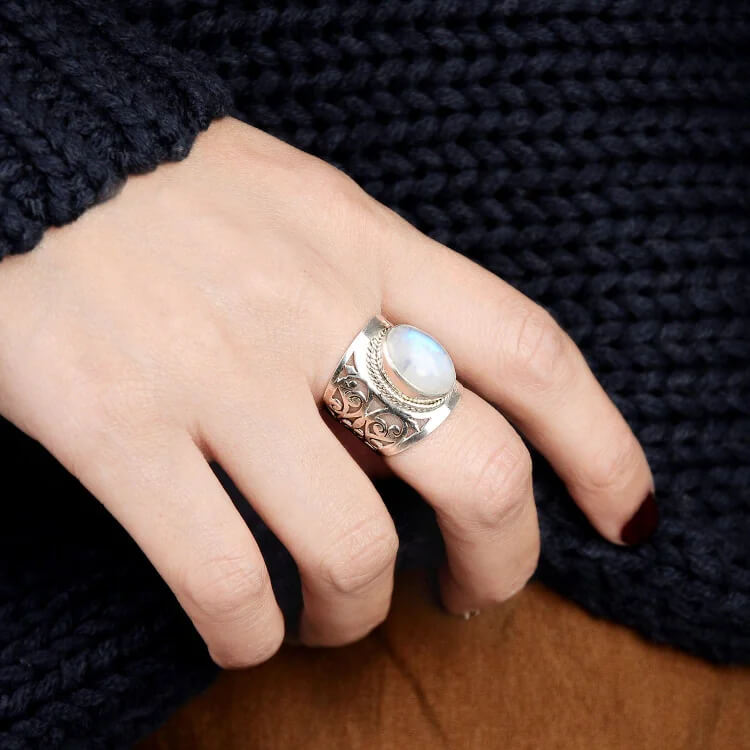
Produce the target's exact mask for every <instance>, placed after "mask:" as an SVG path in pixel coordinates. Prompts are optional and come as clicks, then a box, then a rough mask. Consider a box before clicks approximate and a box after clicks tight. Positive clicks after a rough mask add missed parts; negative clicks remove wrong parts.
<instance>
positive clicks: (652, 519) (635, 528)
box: [620, 492, 659, 544]
mask: <svg viewBox="0 0 750 750" xmlns="http://www.w3.org/2000/svg"><path fill="white" fill-rule="evenodd" d="M658 523H659V508H658V507H657V505H656V498H655V497H654V493H653V492H649V493H648V495H646V499H645V500H644V501H643V502H642V503H641V505H640V507H639V508H638V510H637V511H636V512H635V514H634V515H633V517H632V518H631V519H630V520H629V521H628V522H627V523H626V524H625V525H624V526H623V527H622V531H621V532H620V539H622V541H623V542H625V544H640V543H641V542H645V541H646V539H648V538H649V537H650V536H651V534H653V533H654V531H655V530H656V525H657V524H658Z"/></svg>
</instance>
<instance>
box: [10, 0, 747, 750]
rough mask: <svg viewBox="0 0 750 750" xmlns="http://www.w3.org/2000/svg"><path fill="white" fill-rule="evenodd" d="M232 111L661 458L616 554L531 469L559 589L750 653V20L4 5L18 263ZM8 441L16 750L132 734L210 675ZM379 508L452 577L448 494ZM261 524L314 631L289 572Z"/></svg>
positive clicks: (13, 240)
mask: <svg viewBox="0 0 750 750" xmlns="http://www.w3.org/2000/svg"><path fill="white" fill-rule="evenodd" d="M223 113H231V114H234V115H235V116H238V117H241V118H242V119H244V120H246V121H248V122H250V123H252V124H254V125H256V126H258V127H260V128H262V129H265V130H267V131H269V132H271V133H273V134H275V135H277V136H279V137H281V138H284V139H285V140H288V141H290V142H291V143H293V144H295V145H296V146H299V147H301V148H303V149H305V150H308V151H311V152H313V153H315V154H317V155H319V156H321V157H323V158H324V159H327V160H329V161H331V162H333V163H334V164H336V165H338V166H340V167H341V168H343V169H344V170H346V171H347V172H348V173H349V174H351V175H352V176H353V177H354V178H355V179H356V180H358V181H359V182H360V183H361V184H362V185H363V186H364V187H365V188H366V190H368V191H369V192H370V193H371V194H372V195H373V196H375V197H376V198H378V199H379V200H381V201H383V202H384V203H386V204H388V205H389V206H391V207H393V208H395V209H396V210H397V211H399V212H400V213H402V214H403V215H404V216H406V217H407V218H408V219H409V220H410V221H412V222H413V223H414V224H416V225H417V226H418V227H419V228H420V229H421V230H423V231H424V232H426V233H428V234H429V235H431V236H433V237H435V238H437V239H438V240H440V241H442V242H444V243H446V244H448V245H450V246H451V247H454V248H455V249H457V250H459V251H460V252H462V253H465V254H467V255H469V256H471V257H473V258H475V259H477V260H478V261H480V262H481V263H483V264H484V265H485V266H486V267H488V268H489V269H491V270H492V271H494V272H496V273H498V274H499V275H501V276H502V277H503V278H505V279H507V280H508V281H510V282H511V283H513V284H514V285H516V286H517V287H518V288H520V289H521V290H522V291H523V292H525V293H526V294H528V295H529V296H531V297H532V298H534V299H535V300H537V301H539V302H540V303H542V304H543V305H545V306H546V307H548V308H549V309H550V310H551V311H552V313H553V314H554V315H555V316H556V317H557V319H558V320H559V321H560V323H561V324H562V325H563V326H564V327H565V328H566V329H567V330H568V331H569V332H570V334H571V335H572V336H573V338H574V339H575V340H576V341H577V342H578V344H579V345H580V347H581V349H582V350H583V352H584V353H585V355H586V356H587V358H588V360H589V362H590V363H591V365H592V367H593V369H594V371H595V372H596V374H597V375H598V377H599V378H600V380H601V381H602V383H603V384H604V386H605V387H606V388H607V390H608V392H609V393H610V394H611V396H612V397H613V399H614V400H615V401H616V403H617V405H618V406H619V407H620V409H621V410H622V412H623V413H624V414H625V416H626V418H627V419H628V420H629V422H630V424H631V425H632V426H633V428H634V430H635V431H636V433H637V434H638V436H639V438H640V440H641V441H642V443H643V445H644V447H645V449H646V452H647V454H648V458H649V461H650V463H651V466H652V468H653V470H654V474H655V478H656V483H657V488H658V493H659V500H660V508H661V513H662V523H661V525H660V528H659V530H658V532H657V534H656V536H655V537H654V539H653V540H652V541H651V542H650V543H648V544H646V545H643V546H641V547H639V548H631V549H626V548H620V547H615V546H613V545H611V544H609V543H607V542H606V541H604V540H603V539H601V538H600V537H598V536H597V534H596V533H595V532H594V531H593V530H592V529H591V528H590V527H589V525H588V524H587V523H586V522H585V520H584V519H583V518H582V516H581V515H580V513H579V512H578V511H577V510H576V508H575V506H574V505H573V503H572V502H571V501H570V499H569V498H568V497H567V496H566V494H565V492H564V490H563V488H562V487H561V485H560V484H559V483H558V482H557V481H556V480H555V478H554V476H553V475H552V474H551V472H550V471H549V469H548V468H547V467H546V466H545V464H544V463H543V461H542V460H541V459H536V462H535V476H536V496H537V500H538V503H539V507H540V522H541V527H542V535H543V552H542V561H541V564H540V570H539V577H540V578H541V579H542V580H543V581H545V582H546V583H548V584H549V585H551V586H553V587H555V588H556V589H558V590H559V591H561V592H563V593H564V594H566V595H568V596H570V597H572V598H574V599H575V600H576V601H578V602H580V603H581V604H582V605H584V606H585V607H586V608H588V609H589V610H590V611H592V612H594V613H596V614H600V615H603V616H606V617H609V618H612V619H614V620H617V621H619V622H622V623H626V624H628V625H630V626H633V627H635V628H637V629H638V630H639V631H640V632H641V633H643V634H644V635H646V636H647V637H649V638H652V639H655V640H657V641H660V642H667V643H671V644H674V645H676V646H679V647H682V648H685V649H688V650H690V651H692V652H694V653H696V654H699V655H703V656H705V657H708V658H711V659H714V660H719V661H734V662H750V5H749V4H748V3H747V2H746V1H745V0H694V1H692V2H690V1H687V0H613V1H612V2H605V1H604V0H515V1H513V0H506V1H505V2H501V1H500V0H494V1H491V0H282V1H280V2H279V1H276V0H274V1H270V0H254V1H253V2H250V0H244V1H243V0H112V1H111V2H106V1H104V0H2V2H0V255H6V254H9V253H20V252H25V251H28V250H31V249H32V248H33V246H34V245H35V243H36V242H37V241H38V240H39V238H40V235H41V234H42V232H43V231H44V229H45V228H46V227H48V226H50V225H58V224H62V223H65V222H68V221H70V220H72V219H74V218H75V217H76V216H78V215H79V214H80V213H81V212H82V211H84V210H86V209H87V208H88V207H90V206H91V205H93V204H94V203H96V202H97V201H101V200H104V199H106V198H107V197H108V196H110V195H111V194H112V193H113V192H114V190H115V188H116V187H117V185H118V184H119V183H120V182H121V181H122V180H123V179H124V178H125V177H126V176H127V175H128V174H132V173H136V172H143V171H146V170H150V169H152V168H154V167H155V166H157V165H158V164H159V163H160V162H163V161H165V160H170V159H179V158H182V157H184V156H185V155H186V154H187V153H188V151H189V149H190V146H191V143H192V141H193V138H194V137H195V135H196V133H197V132H198V131H199V130H201V129H202V128H205V127H206V126H207V125H208V124H209V122H210V121H211V120H212V119H213V118H214V117H216V116H219V115H221V114H223ZM102 252H105V250H102ZM0 273H2V264H1V263H0ZM16 314H17V315H18V316H22V315H24V310H23V309H19V310H17V312H16ZM0 441H1V443H2V449H3V450H2V460H3V461H4V466H3V469H2V471H3V485H2V487H3V489H2V502H1V503H0V748H2V749H3V750H14V749H18V748H57V747H101V748H110V747H117V746H123V745H128V744H129V743H131V742H132V741H134V740H135V739H136V738H137V737H139V736H140V735H142V734H143V733H144V732H147V731H148V730H149V729H151V728H152V727H154V726H155V725H156V724H158V723H159V722H161V721H162V720H163V719H164V718H165V716H166V715H167V714H168V712H169V711H170V710H172V709H173V708H174V707H175V706H176V705H178V704H179V703H180V702H181V701H183V700H185V698H186V697H187V696H189V695H190V694H191V693H193V692H194V691H196V690H198V689H199V688H200V687H202V686H203V685H205V684H207V682H208V681H209V680H210V679H211V677H212V675H213V674H214V668H213V667H212V666H211V663H210V661H209V658H208V656H207V654H206V651H205V649H204V647H203V645H202V643H201V642H200V640H199V639H198V637H197V636H196V635H195V634H194V632H193V630H192V627H191V625H190V623H189V622H188V621H187V620H186V618H185V616H184V615H183V614H182V613H181V611H180V609H179V607H178V606H177V604H176V603H175V601H174V599H173V598H172V596H171V594H170V593H169V591H168V590H167V589H166V588H165V586H164V585H163V584H162V583H161V581H160V579H159V578H158V576H157V575H156V573H155V572H154V571H153V569H152V568H151V567H150V566H149V565H148V563H147V562H145V560H144V559H143V557H142V555H141V553H140V552H139V550H138V549H137V547H136V546H135V545H134V544H133V543H132V542H131V541H130V540H129V539H128V538H127V536H126V535H125V533H124V532H123V531H122V530H121V529H120V528H119V527H118V526H117V524H116V523H115V522H114V521H113V520H112V519H111V518H109V516H108V515H107V514H106V513H105V512H104V511H103V510H102V509H101V507H100V506H99V505H98V504H97V503H96V502H95V500H94V499H93V498H91V497H90V496H88V495H87V494H86V493H85V492H84V491H83V490H82V489H81V487H80V485H79V484H78V483H77V482H76V481H75V480H74V479H73V478H72V477H70V476H69V475H67V474H66V473H65V472H64V471H63V470H62V469H61V468H60V467H59V466H58V465H57V464H56V463H55V462H54V461H53V460H52V459H51V458H50V457H49V456H48V455H46V454H45V452H44V451H43V450H42V449H41V448H40V447H39V446H38V445H36V444H34V443H33V442H32V441H31V440H29V439H28V438H26V437H25V436H23V435H22V434H21V433H19V432H18V431H17V430H15V428H13V427H12V426H11V425H8V424H2V425H0ZM217 470H218V469H217ZM383 493H384V496H385V498H386V500H387V502H389V505H390V507H391V509H392V512H393V514H394V516H395V518H396V523H397V526H398V528H399V532H400V535H401V541H402V544H401V552H400V559H401V563H402V564H403V565H412V564H430V565H432V564H434V563H435V562H436V561H437V560H438V559H439V557H440V555H441V554H442V549H441V545H440V540H439V537H438V535H437V532H436V529H435V524H434V520H433V518H432V515H431V513H430V512H429V511H428V510H427V508H426V506H425V505H424V504H423V503H422V502H421V501H420V500H419V499H418V498H416V497H414V496H413V495H412V494H411V493H410V492H409V491H408V490H407V489H406V488H404V487H403V486H402V485H400V484H398V483H393V484H389V485H387V486H384V487H383ZM238 504H239V505H240V506H241V507H243V508H244V509H245V512H246V513H247V517H248V521H249V523H250V524H251V525H252V528H253V530H254V532H255V533H256V536H257V537H258V539H259V541H260V543H261V546H262V547H263V549H264V552H265V554H266V557H267V559H268V562H269V567H270V569H271V571H272V576H273V579H274V585H275V589H276V592H277V596H278V598H279V600H280V602H281V604H282V606H283V607H284V609H285V611H286V612H287V614H288V616H289V618H290V619H292V620H293V618H294V617H295V614H296V612H297V611H298V607H299V589H298V581H297V577H296V572H295V569H294V566H293V564H292V562H291V560H290V558H289V556H288V555H287V554H286V552H285V551H284V550H283V548H281V547H280V545H279V544H278V542H276V540H275V539H274V538H273V537H272V535H271V534H270V533H269V532H268V531H267V530H266V529H265V528H264V527H263V525H262V524H261V523H260V521H259V520H258V519H257V518H256V517H254V516H253V515H252V512H251V511H249V510H247V506H246V504H245V503H244V501H243V500H242V499H241V498H238Z"/></svg>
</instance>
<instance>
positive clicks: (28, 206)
mask: <svg viewBox="0 0 750 750" xmlns="http://www.w3.org/2000/svg"><path fill="white" fill-rule="evenodd" d="M228 106H229V96H228V93H227V91H226V89H225V87H224V85H223V83H222V81H221V80H220V79H219V78H217V77H216V76H214V75H213V74H210V73H208V72H207V71H204V70H201V69H200V67H199V64H198V63H197V62H196V60H194V59H192V58H191V57H190V55H189V54H185V53H182V52H178V51H177V50H175V49H172V48H171V47H168V46H165V45H163V44H161V43H159V42H157V41H156V40H155V39H154V37H153V36H152V34H151V31H150V28H149V27H148V25H146V24H143V23H129V22H128V19H127V18H125V17H124V15H122V14H121V13H120V11H118V9H117V6H116V4H115V2H112V3H111V4H109V3H106V2H100V1H99V0H97V1H94V0H69V1H68V2H65V3H62V2H59V0H3V2H0V257H3V256H5V255H8V254H10V253H21V252H24V251H26V250H29V249H31V248H32V247H33V246H34V245H35V244H36V243H37V242H38V241H39V239H40V237H41V235H42V232H43V231H44V230H45V229H46V228H47V227H49V226H53V225H61V224H65V223H67V222H69V221H72V220H73V219H75V218H76V217H77V216H79V215H80V214H81V213H82V212H83V211H85V210H86V209H87V208H89V207H90V206H92V205H93V204H95V203H97V202H100V201H102V200H105V199H106V198H107V197H109V196H111V195H112V194H113V193H114V191H115V190H116V188H117V186H118V185H119V183H120V182H121V181H122V180H123V179H124V178H125V177H126V176H127V175H129V174H134V173H139V172H146V171H149V170H151V169H153V168H154V167H156V166H157V165H158V164H159V163H161V162H164V161H170V160H177V159H181V158H183V157H185V156H186V155H187V154H188V152H189V150H190V147H191V146H192V143H193V140H194V138H195V136H196V134H197V133H198V132H199V131H201V130H203V129H205V128H206V127H207V126H208V125H209V124H210V122H211V120H212V119H214V118H215V117H218V116H221V115H222V114H224V112H225V111H226V110H227V108H228Z"/></svg>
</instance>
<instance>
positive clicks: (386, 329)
mask: <svg viewBox="0 0 750 750" xmlns="http://www.w3.org/2000/svg"><path fill="white" fill-rule="evenodd" d="M459 398H461V386H460V384H459V383H458V381H457V380H456V370H455V368H454V366H453V362H452V360H451V358H450V356H449V354H448V352H446V351H445V349H443V347H442V346H441V345H440V344H439V343H438V342H437V341H435V339H434V338H432V336H430V335H429V334H427V333H425V332H424V331H421V330H419V328H415V327H414V326H409V325H393V324H391V323H389V322H388V321H387V320H386V319H385V318H383V317H381V316H380V315H377V316H375V317H374V318H371V319H370V321H369V322H368V323H367V325H366V326H365V327H364V328H363V329H362V330H361V331H360V332H359V333H358V334H357V336H356V337H355V339H354V341H352V343H351V345H350V346H349V348H348V349H347V350H346V352H344V356H343V357H342V358H341V361H340V362H339V364H338V367H337V368H336V370H335V372H334V373H333V377H332V378H331V380H330V381H329V383H328V386H327V387H326V390H325V393H324V394H323V402H324V403H325V405H326V408H327V409H328V411H329V412H331V414H332V415H333V416H334V417H335V418H336V419H338V420H339V422H341V423H342V424H343V425H344V426H346V427H348V428H349V429H350V430H351V431H352V432H353V433H354V434H355V435H357V436H358V437H360V438H361V439H362V440H364V442H365V443H366V444H367V445H369V446H370V448H372V449H373V450H376V451H378V452H379V453H383V454H385V455H388V456H391V455H393V454H394V453H400V452H401V451H403V450H406V448H408V447H409V446H410V445H412V444H413V443H416V442H417V440H421V439H422V438H423V437H426V436H427V435H429V434H430V433H431V432H432V431H433V430H434V429H435V428H436V427H437V426H438V425H440V424H441V423H442V422H443V421H444V420H445V419H446V417H447V416H448V415H449V414H450V413H451V411H452V410H453V409H454V408H455V406H456V404H457V403H458V400H459Z"/></svg>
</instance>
